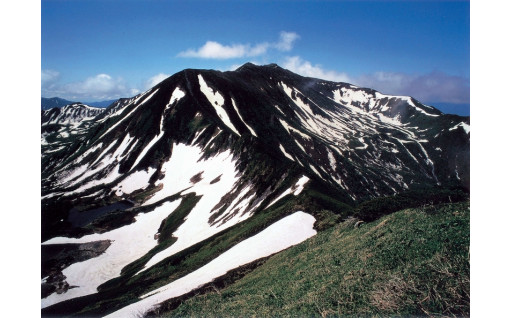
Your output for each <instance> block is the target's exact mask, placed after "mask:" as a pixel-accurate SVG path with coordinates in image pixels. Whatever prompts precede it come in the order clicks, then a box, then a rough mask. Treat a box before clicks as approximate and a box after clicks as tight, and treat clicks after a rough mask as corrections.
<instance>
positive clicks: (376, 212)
mask: <svg viewBox="0 0 512 318" xmlns="http://www.w3.org/2000/svg"><path fill="white" fill-rule="evenodd" d="M468 199H469V194H468V193H466V192H465V191H464V189H463V188H425V189H422V190H410V191H405V192H402V193H399V194H396V195H394V196H388V197H380V198H376V199H372V200H369V201H365V202H362V203H360V204H359V205H358V206H357V207H356V208H355V209H354V216H355V217H357V218H359V219H361V220H363V221H365V222H371V221H374V220H377V219H379V218H380V217H382V216H384V215H387V214H390V213H393V212H396V211H399V210H401V209H404V208H414V207H426V206H432V205H435V204H440V203H450V202H461V201H466V200H468Z"/></svg>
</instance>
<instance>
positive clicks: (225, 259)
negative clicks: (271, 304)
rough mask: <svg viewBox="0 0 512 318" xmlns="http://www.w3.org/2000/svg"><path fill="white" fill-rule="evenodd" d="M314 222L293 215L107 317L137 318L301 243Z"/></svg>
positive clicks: (300, 214) (311, 233) (304, 215)
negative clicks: (237, 270) (235, 270)
mask: <svg viewBox="0 0 512 318" xmlns="http://www.w3.org/2000/svg"><path fill="white" fill-rule="evenodd" d="M314 223H315V218H314V217H313V216H311V215H310V214H307V213H304V212H302V211H298V212H295V213H294V214H292V215H289V216H287V217H285V218H283V219H281V220H279V221H277V222H275V223H274V224H272V225H270V226H269V227H267V228H266V229H264V230H263V231H261V232H260V233H258V234H256V235H254V236H252V237H250V238H248V239H246V240H244V241H242V242H240V243H238V244H237V245H235V246H233V247H232V248H231V249H229V250H227V251H226V252H224V253H222V254H221V255H220V256H218V257H217V258H215V259H214V260H212V261H211V262H210V263H208V264H206V265H204V266H203V267H201V268H199V269H198V270H196V271H194V272H192V273H190V274H188V275H186V276H184V277H182V278H180V279H177V280H175V281H174V282H172V283H170V284H168V285H165V286H163V287H160V288H158V289H156V290H154V291H152V292H150V293H148V294H146V295H144V296H142V297H145V298H144V299H142V300H140V301H138V302H136V303H134V304H131V305H129V306H127V307H124V308H122V309H120V310H118V311H116V312H114V313H112V314H110V315H108V316H107V317H141V316H143V315H144V313H146V312H147V311H148V310H150V309H152V308H153V307H154V306H155V305H157V304H159V303H161V302H163V301H165V300H167V299H170V298H173V297H177V296H180V295H183V294H185V293H187V292H189V291H191V290H193V289H196V288H198V287H200V286H202V285H204V284H206V283H208V282H211V281H212V280H214V279H215V278H217V277H220V276H222V275H224V274H226V273H227V272H228V271H229V270H232V269H235V268H237V267H239V266H241V265H244V264H248V263H250V262H252V261H255V260H257V259H259V258H262V257H266V256H269V255H272V254H274V253H277V252H280V251H282V250H284V249H286V248H288V247H290V246H293V245H296V244H299V243H301V242H303V241H305V240H306V239H308V238H310V237H312V236H314V235H315V234H316V231H315V230H314V229H313V224H314Z"/></svg>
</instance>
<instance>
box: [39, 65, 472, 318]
mask: <svg viewBox="0 0 512 318" xmlns="http://www.w3.org/2000/svg"><path fill="white" fill-rule="evenodd" d="M469 124H470V122H469V117H461V116H457V115H448V114H443V113H442V112H440V111H439V110H437V109H435V108H433V107H430V106H426V105H423V104H422V103H420V102H419V101H417V100H415V99H414V98H412V97H405V96H391V95H385V94H382V93H380V92H377V91H375V90H372V89H368V88H359V87H356V86H354V85H351V84H348V83H336V82H330V81H325V80H320V79H315V78H307V77H302V76H299V75H297V74H294V73H292V72H290V71H288V70H285V69H283V68H281V67H279V66H277V65H275V64H270V65H265V66H256V65H253V64H250V63H248V64H245V65H243V66H241V67H240V68H238V69H237V70H235V71H229V72H219V71H213V70H195V69H186V70H183V71H181V72H179V73H176V74H174V75H173V76H171V77H169V78H167V79H165V80H164V81H162V82H160V83H159V84H158V85H156V86H154V87H153V88H151V89H149V90H148V91H146V92H144V93H142V94H139V95H137V96H134V97H132V98H126V99H120V100H118V101H116V102H114V103H113V104H111V105H110V106H109V107H108V108H106V109H99V108H94V107H89V106H86V105H83V104H72V105H69V106H66V107H64V108H62V109H52V110H47V111H43V112H42V136H41V139H42V158H41V161H42V179H41V187H42V190H41V191H42V201H41V202H42V203H41V204H42V219H43V221H42V240H43V241H45V244H49V245H51V244H57V241H58V242H59V243H63V242H64V241H63V240H62V239H60V238H62V237H66V239H68V238H69V242H68V241H66V242H67V243H70V242H75V241H73V240H75V239H76V240H77V241H76V242H77V244H79V243H80V244H81V243H83V242H85V239H84V238H85V237H88V236H91V235H98V234H101V233H105V235H106V234H108V233H114V232H115V231H121V230H122V229H124V228H128V227H129V226H132V225H133V226H135V225H134V224H138V223H140V222H139V219H140V218H141V215H151V214H152V213H153V214H154V215H156V213H157V211H159V209H161V208H162V207H166V206H168V205H172V204H177V206H176V207H174V206H173V209H172V210H171V211H173V210H174V212H173V213H172V214H170V216H172V217H173V218H175V220H174V221H173V222H171V221H170V219H169V218H170V216H169V217H168V218H165V219H163V220H162V221H161V224H160V222H158V225H159V226H160V227H158V226H157V228H156V229H154V232H155V233H153V232H151V235H153V234H155V240H156V241H155V243H154V244H156V247H154V248H153V249H150V248H148V249H147V250H146V251H144V252H143V253H142V254H141V255H139V256H137V257H135V256H134V258H133V259H130V260H129V261H127V262H126V264H124V265H122V266H121V268H122V270H121V268H120V269H119V273H113V274H111V276H109V277H107V278H105V280H104V281H102V282H98V284H97V285H95V286H93V287H94V288H92V290H93V291H92V292H91V291H83V292H81V291H80V290H81V288H73V289H69V290H68V291H67V292H64V293H62V292H59V293H57V292H55V293H53V294H51V291H53V290H55V289H51V288H53V287H51V288H50V287H48V288H50V292H49V294H51V295H50V296H49V297H48V298H45V299H47V303H45V304H44V306H43V307H46V306H50V307H49V308H48V309H47V310H49V311H48V313H52V314H55V313H60V314H63V313H66V310H67V309H64V307H65V304H67V302H66V301H68V299H72V298H74V297H82V298H80V299H82V300H81V302H79V303H80V304H82V305H77V304H78V303H76V302H75V303H74V304H75V305H74V306H78V307H73V308H74V309H73V310H77V312H78V310H85V312H88V311H87V310H86V308H89V307H87V306H90V308H93V307H94V306H92V305H91V304H93V303H97V302H98V301H99V300H98V298H94V297H96V296H93V295H98V293H99V294H101V293H102V292H105V293H107V294H108V295H110V296H109V297H111V299H117V300H116V305H112V304H113V303H114V302H112V303H109V304H108V305H105V307H101V306H100V307H101V308H107V309H102V310H103V311H102V310H100V311H98V312H95V311H94V310H92V309H91V310H92V311H89V312H88V313H90V314H93V315H94V314H98V313H101V314H105V313H111V312H113V311H115V310H118V309H120V308H121V306H124V305H129V304H132V303H133V302H135V299H137V297H140V296H141V295H143V293H144V292H148V291H150V290H153V289H154V288H156V287H160V286H162V285H163V284H164V283H165V282H169V280H171V278H169V277H171V276H169V275H168V273H167V272H165V271H164V270H161V271H158V268H159V267H158V266H161V264H164V263H165V262H171V260H172V262H174V263H173V264H175V263H176V262H178V259H174V258H173V257H177V256H176V255H181V256H182V257H183V255H192V254H193V253H196V252H197V251H198V250H199V249H201V248H202V247H203V246H205V244H213V243H211V240H213V239H214V238H215V240H221V238H225V237H227V236H226V235H229V237H235V236H236V235H239V236H237V238H236V239H235V241H237V242H238V241H239V240H241V239H245V238H248V237H249V236H250V235H249V234H251V235H252V234H255V233H259V232H260V231H261V230H263V229H264V228H266V227H267V226H268V225H269V224H270V223H272V222H275V221H278V220H280V219H282V218H284V217H287V216H288V217H292V216H293V215H295V214H292V213H294V212H296V211H299V210H301V211H306V212H308V213H310V214H312V215H313V216H314V217H315V219H316V220H317V223H316V225H315V226H316V229H318V230H321V226H319V224H320V223H322V222H324V221H325V222H328V221H329V219H330V218H331V217H326V215H331V214H332V213H334V214H333V215H337V216H336V217H332V218H335V219H336V218H340V217H347V216H349V215H351V213H353V209H354V207H356V206H357V205H358V204H361V203H363V202H367V201H368V200H372V199H376V198H381V197H388V196H395V197H398V196H400V195H402V194H403V193H408V192H411V191H426V190H425V189H428V191H431V190H432V189H463V190H464V191H468V190H469V164H470V163H469V150H470V149H469V144H470V142H469V141H470V133H469ZM451 199H452V198H450V200H451ZM119 202H127V203H129V204H130V207H129V208H127V209H126V208H123V209H122V210H120V209H116V208H115V207H112V206H113V205H115V204H119ZM178 203H179V206H178ZM111 207H112V208H111ZM325 211H329V212H328V213H327V212H325ZM169 213H170V212H169ZM169 213H167V214H169ZM326 213H327V214H326ZM329 213H331V214H329ZM78 216H79V217H78ZM78 219H79V220H80V221H77V220H78ZM192 219H193V220H195V221H194V222H196V224H195V225H194V224H191V223H192V221H191V220H192ZM198 220H199V221H198ZM189 223H190V225H189ZM198 224H200V225H198ZM185 229H188V232H186V233H185V232H184V231H185ZM202 229H203V230H202ZM194 231H196V232H194ZM94 233H96V234H94ZM112 235H113V234H112ZM59 237H60V238H59ZM106 239H109V238H108V237H107V238H106ZM91 240H92V239H91ZM226 240H227V239H226ZM82 241H83V242H82ZM228 241H229V242H231V243H229V244H231V245H229V244H227V243H226V244H227V245H226V246H224V245H222V246H223V247H222V248H220V247H216V249H217V250H218V252H216V253H220V251H221V250H222V251H225V250H227V249H228V247H230V246H232V245H233V244H234V241H232V240H231V239H229V240H228ZM120 242H122V240H121V239H119V238H116V239H115V242H114V243H112V246H115V244H118V245H119V244H121V243H120ZM151 244H153V243H151ZM201 244H203V245H201ZM219 246H220V245H219ZM113 248H114V247H109V248H108V249H107V252H108V250H109V249H113ZM167 249H174V250H173V252H169V253H167V254H165V253H164V252H165V251H167ZM180 253H181V254H180ZM183 253H189V254H183ZM197 253H199V252H197ZM209 253H210V252H209ZM211 253H213V252H211ZM194 255H196V254H194ZM208 255H209V254H208ZM214 256H218V254H215V255H214V254H212V255H211V256H208V257H205V259H204V260H202V261H201V262H199V261H198V262H199V263H201V264H204V263H205V262H206V261H207V260H211V259H213V258H214ZM198 257H199V256H198ZM98 258H99V257H98ZM159 264H160V265H159ZM173 266H174V265H173ZM186 268H188V267H186ZM193 268H197V266H195V267H194V266H192V267H190V269H187V270H185V269H184V270H183V272H180V273H182V274H187V273H189V272H191V271H192V269H193ZM148 272H149V273H150V274H147V275H153V276H144V275H146V273H148ZM157 272H158V274H155V273H157ZM136 273H137V274H136ZM70 275H71V274H67V275H64V276H68V280H69V279H70ZM155 275H156V276H158V275H161V276H158V277H164V276H165V275H167V276H165V279H164V278H162V281H159V280H158V279H157V278H155V277H156V276H155ZM129 277H136V278H134V279H135V280H137V279H139V280H142V281H143V282H144V283H140V282H139V283H138V285H137V286H139V287H138V289H136V290H130V292H128V291H127V290H128V286H130V284H131V283H130V282H128V283H127V282H121V281H120V279H121V278H129ZM149 277H151V278H149ZM176 278H177V277H176ZM46 281H48V279H46ZM157 281H159V283H155V282H157ZM149 282H151V283H149ZM69 284H70V285H72V282H69ZM140 286H144V287H140ZM72 293H75V294H72ZM126 293H128V294H129V293H131V294H130V295H131V296H126V295H127V294H126ZM112 295H114V296H112ZM121 295H122V296H121ZM52 297H53V298H52ZM88 297H89V298H88ZM102 297H103V296H102ZM116 297H117V298H116ZM121 298H122V299H123V301H120V299H121ZM60 302H62V303H61V304H59V303H60ZM59 305H61V307H59ZM52 308H53V309H52ZM52 310H53V311H52ZM60 310H63V311H60ZM67 313H69V312H67Z"/></svg>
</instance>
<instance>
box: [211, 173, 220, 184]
mask: <svg viewBox="0 0 512 318" xmlns="http://www.w3.org/2000/svg"><path fill="white" fill-rule="evenodd" d="M220 177H222V175H220V176H218V177H216V178H215V179H213V180H212V181H210V184H214V183H217V182H219V181H220Z"/></svg>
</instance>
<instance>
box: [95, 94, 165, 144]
mask: <svg viewBox="0 0 512 318" xmlns="http://www.w3.org/2000/svg"><path fill="white" fill-rule="evenodd" d="M159 89H160V88H157V89H156V90H155V91H154V92H153V93H151V95H149V96H148V97H146V98H145V99H144V101H143V102H142V103H140V104H138V105H137V102H138V101H139V99H140V98H142V97H143V96H144V95H146V94H147V93H148V92H150V91H151V89H150V90H148V91H146V92H144V93H143V94H141V95H140V96H139V97H138V98H137V99H136V100H135V101H134V102H133V104H135V105H137V106H135V107H134V108H133V109H132V111H131V112H129V113H128V115H126V116H124V117H123V118H122V119H121V120H119V121H117V122H116V123H115V124H114V125H112V126H111V127H110V128H109V129H108V130H107V131H106V132H105V133H104V134H103V135H101V137H100V138H98V140H99V139H101V138H103V136H105V135H107V134H108V133H109V132H110V131H112V130H113V129H114V128H115V127H117V126H119V124H120V123H122V122H123V121H124V120H125V119H127V118H129V117H130V115H131V114H133V113H134V112H135V111H136V110H137V109H138V108H139V107H140V106H141V105H143V104H144V103H145V102H147V101H148V100H150V99H151V97H153V95H155V94H156V92H158V90H159ZM129 105H131V103H129V104H128V105H126V106H124V107H123V108H122V109H121V111H120V112H119V114H122V113H123V112H124V111H125V110H126V109H127V107H128V106H129ZM117 114H118V112H116V113H114V114H113V115H110V116H111V117H112V116H115V115H117Z"/></svg>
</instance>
